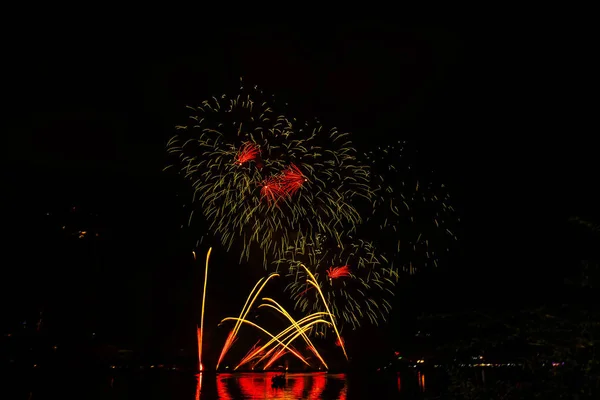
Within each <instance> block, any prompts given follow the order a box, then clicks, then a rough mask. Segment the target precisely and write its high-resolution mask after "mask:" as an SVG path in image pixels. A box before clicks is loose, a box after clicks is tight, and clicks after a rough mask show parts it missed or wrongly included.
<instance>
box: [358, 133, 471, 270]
mask: <svg viewBox="0 0 600 400" xmlns="http://www.w3.org/2000/svg"><path fill="white" fill-rule="evenodd" d="M364 156H365V157H366V159H367V160H368V163H369V164H370V167H371V171H372V175H371V177H372V182H371V187H372V192H373V193H375V194H376V195H374V196H373V199H374V200H373V207H372V214H371V215H369V216H368V217H365V223H364V224H362V226H361V227H360V232H358V235H362V236H367V235H369V236H372V235H377V237H378V238H379V239H378V240H377V247H378V249H379V250H380V254H381V257H384V258H385V259H386V260H388V262H389V266H390V267H393V268H397V269H398V270H399V271H402V272H406V273H409V274H411V275H412V274H414V273H415V272H417V271H418V270H419V269H421V268H428V267H437V266H439V265H440V262H441V261H442V260H443V258H444V256H445V255H447V253H448V252H449V251H450V249H451V248H452V245H453V242H454V241H456V240H457V235H456V231H457V224H458V223H459V222H460V218H459V216H458V214H457V212H456V210H455V209H454V207H453V206H452V199H451V197H450V193H449V191H448V188H447V186H446V185H444V184H443V183H441V182H440V181H439V178H438V177H437V176H436V174H435V173H434V172H433V171H432V170H431V168H426V166H427V163H425V162H424V161H423V160H422V159H420V158H419V156H418V152H417V150H416V149H415V148H414V146H411V145H410V143H407V142H406V141H399V142H398V143H396V144H395V145H390V146H386V147H379V148H377V149H375V150H373V151H370V152H368V153H364Z"/></svg>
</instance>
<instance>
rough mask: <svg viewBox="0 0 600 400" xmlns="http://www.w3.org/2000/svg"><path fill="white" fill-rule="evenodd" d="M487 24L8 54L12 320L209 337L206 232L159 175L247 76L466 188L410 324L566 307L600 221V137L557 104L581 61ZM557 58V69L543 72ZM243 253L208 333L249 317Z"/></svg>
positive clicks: (409, 309) (5, 205) (6, 219)
mask: <svg viewBox="0 0 600 400" xmlns="http://www.w3.org/2000/svg"><path fill="white" fill-rule="evenodd" d="M203 29H205V30H207V31H208V30H209V29H208V28H207V27H203ZM490 31H491V28H487V29H482V28H481V27H477V28H476V27H474V26H469V27H466V26H463V27H452V26H422V27H418V28H415V27H401V26H397V25H394V24H385V23H381V22H379V21H373V22H369V23H361V24H355V26H353V27H352V24H347V25H345V26H342V25H329V26H328V27H325V26H324V25H323V26H321V25H319V24H315V25H314V26H311V27H310V29H309V28H308V27H304V28H303V29H300V27H298V26H293V25H292V26H286V27H284V26H279V27H274V26H269V27H262V28H257V27H252V26H250V25H245V26H242V25H238V26H236V27H235V28H232V27H229V28H225V27H221V28H220V29H215V30H211V32H212V33H205V34H203V35H198V39H197V40H194V41H192V40H190V39H186V40H181V39H180V38H175V37H173V38H172V39H165V38H163V39H162V40H158V38H154V37H150V36H148V37H146V38H145V39H141V38H140V37H133V36H131V37H129V36H126V37H124V36H120V35H104V34H92V33H89V34H88V33H85V32H81V35H73V34H72V33H69V32H65V33H64V34H56V35H55V34H44V35H39V36H38V38H37V39H36V40H35V41H32V42H31V43H27V44H26V45H25V44H23V43H20V44H18V45H17V44H13V45H11V46H9V48H8V50H7V52H8V53H9V54H10V55H11V56H10V57H7V60H9V61H8V69H7V70H6V71H5V72H4V73H3V93H4V97H5V98H6V99H7V100H8V104H5V105H4V110H5V117H4V118H3V121H2V122H3V127H2V131H3V146H2V147H1V148H2V163H3V168H2V181H3V191H2V193H3V195H2V200H1V202H2V216H3V218H2V221H3V226H4V232H5V233H4V235H3V238H4V240H3V241H2V260H3V261H2V272H3V278H2V279H1V280H0V292H1V293H0V296H1V300H2V301H1V303H0V304H1V306H0V307H1V310H2V311H1V314H2V315H3V318H2V328H3V329H5V330H10V329H13V328H12V327H14V326H16V325H18V324H20V323H21V322H22V321H24V320H27V321H28V323H34V321H35V320H36V317H35V316H36V315H37V314H38V313H39V311H40V310H44V312H45V313H47V314H48V317H47V319H48V324H51V323H54V324H56V326H57V327H58V326H60V327H61V329H63V328H64V327H65V326H67V325H68V326H69V327H73V328H68V329H66V331H69V332H71V331H76V330H78V329H81V331H82V332H84V331H85V332H88V331H98V332H101V333H102V334H103V335H104V336H105V337H106V340H107V341H108V342H110V343H114V344H115V345H117V346H119V347H125V348H136V349H148V348H157V347H158V348H174V347H177V346H183V345H182V344H181V343H184V344H187V345H188V346H189V343H190V342H191V343H193V335H194V333H193V327H194V324H195V323H196V321H197V313H198V310H199V304H200V284H201V271H200V268H196V267H194V265H193V264H192V261H191V249H192V248H193V243H195V239H196V237H194V232H193V231H189V230H185V229H180V225H181V224H185V223H186V221H187V214H186V212H185V210H183V209H182V200H181V198H180V197H177V196H176V195H177V194H179V195H180V196H183V195H184V190H183V187H182V186H181V185H180V182H178V181H177V180H176V179H174V177H173V176H171V175H169V174H166V173H163V172H161V170H162V168H163V167H164V166H165V165H166V155H165V151H164V146H165V143H166V141H167V140H168V138H169V137H170V136H171V135H172V134H173V132H174V129H173V127H174V125H176V124H178V123H179V122H180V121H181V120H182V119H185V118H186V115H187V114H186V110H185V109H184V106H185V105H186V104H193V103H196V102H200V101H201V100H203V99H205V98H207V97H210V96H212V95H219V94H221V93H223V92H224V91H226V90H229V89H233V90H235V88H236V87H237V85H238V78H239V77H240V76H244V79H245V81H247V82H250V83H252V84H256V85H259V86H261V87H263V88H264V89H265V91H268V92H272V93H276V94H277V96H278V97H280V98H283V99H285V101H287V102H288V103H289V104H290V109H291V110H294V111H295V114H296V115H298V116H301V117H302V116H308V117H310V116H319V117H320V119H321V121H322V122H323V123H324V124H325V125H328V126H338V127H340V128H341V129H342V130H346V131H350V132H352V133H353V135H354V136H353V139H354V141H355V143H356V146H357V147H358V148H359V149H365V148H368V146H371V145H373V144H374V143H376V144H379V143H381V144H382V145H385V144H387V143H391V142H394V141H397V140H409V141H412V142H413V143H415V144H416V145H417V146H418V148H419V150H420V154H422V157H423V160H426V161H427V162H428V163H431V166H432V168H433V169H435V170H436V171H437V172H438V173H439V174H440V176H441V177H443V179H444V180H445V181H446V182H447V183H448V185H449V186H450V188H451V190H452V193H453V194H454V198H455V201H454V204H455V206H456V208H457V209H458V210H459V212H460V214H461V217H462V220H463V224H462V226H461V228H460V231H461V240H460V242H459V245H458V246H456V247H455V249H454V250H455V251H454V252H453V255H452V258H451V259H450V260H449V262H448V263H447V265H445V266H444V267H442V268H440V269H439V270H435V271H431V272H429V273H425V274H423V275H422V276H418V277H416V278H412V279H411V280H410V281H407V282H404V283H403V284H402V285H401V286H400V288H401V290H400V292H401V293H399V294H398V300H397V304H399V305H400V306H399V307H397V311H396V313H397V315H398V316H400V318H395V321H400V320H402V319H403V318H402V317H403V316H406V318H407V319H406V320H407V321H408V318H409V316H412V315H413V314H416V313H418V312H421V311H442V310H446V311H447V310H448V309H455V310H457V309H465V308H469V307H472V306H474V303H475V301H474V300H473V299H474V298H475V297H476V303H477V304H478V305H479V306H487V307H495V308H502V307H507V306H508V305H510V306H514V305H520V304H531V303H536V302H542V303H543V302H545V301H549V299H551V298H553V297H556V296H561V292H560V290H559V289H558V288H560V284H561V283H562V280H563V276H564V271H565V270H566V269H568V268H569V267H570V266H572V265H574V261H575V260H576V259H577V256H576V255H573V251H572V248H573V240H571V239H570V236H569V233H568V232H569V230H568V223H567V219H568V217H569V216H572V215H579V216H581V217H585V218H589V219H592V220H594V219H595V220H596V221H598V211H597V204H600V203H599V200H600V199H599V198H598V194H596V190H595V187H594V186H595V185H597V182H596V181H597V178H595V176H596V174H595V171H597V163H596V161H595V159H594V157H595V156H597V154H595V153H597V152H595V151H594V148H593V146H592V144H591V143H592V142H591V139H587V140H584V139H581V140H576V138H579V137H581V138H584V137H585V136H579V134H580V133H581V128H580V127H578V124H577V123H575V122H573V123H571V122H569V120H571V121H572V119H574V117H570V116H569V115H570V113H571V111H572V110H571V108H574V107H575V106H574V105H573V103H571V104H569V105H566V106H564V107H562V106H561V107H559V106H558V105H557V104H558V103H559V100H558V99H560V102H563V101H564V100H565V98H568V97H569V96H570V94H568V90H569V88H568V87H563V86H568V85H564V84H563V83H561V84H558V83H556V82H557V81H558V79H557V74H558V76H559V75H560V74H561V73H564V74H566V73H567V72H565V70H562V69H561V68H559V67H558V64H559V63H561V62H563V61H564V58H565V57H568V54H565V51H566V50H560V49H561V47H560V46H559V44H557V42H554V44H551V43H550V40H549V38H547V39H548V41H546V40H543V39H544V35H541V34H540V35H539V36H536V39H532V38H528V39H527V40H524V39H522V38H519V37H518V35H517V34H516V33H515V32H512V33H506V32H503V31H495V32H493V33H492V32H490ZM555 45H556V48H555V47H553V46H555ZM557 49H558V50H557ZM550 50H556V52H558V53H556V52H555V53H553V54H554V56H555V57H556V58H555V61H554V62H550V61H549V62H548V63H545V62H542V61H540V60H542V59H545V58H543V57H541V55H546V54H547V53H546V52H547V51H550ZM561 52H562V53H561ZM561 54H562V56H561ZM548 55H549V53H548ZM556 59H559V60H563V61H556ZM533 60H536V62H535V63H534V62H533ZM573 79H575V77H573ZM595 205H596V206H595ZM72 207H75V208H76V209H75V210H73V209H72ZM46 213H51V215H50V216H48V215H46ZM74 213H80V215H81V216H80V217H74V216H73V215H74ZM89 214H98V215H97V216H90V215H89ZM63 218H64V219H67V218H73V219H74V221H84V220H86V219H89V220H90V221H89V222H87V221H86V222H85V223H84V222H82V224H83V225H86V226H85V228H86V229H89V230H90V231H92V230H93V231H94V232H96V231H97V232H98V233H99V235H100V236H99V237H98V240H94V241H91V240H90V241H84V240H80V241H77V240H67V239H66V236H65V235H66V233H65V232H63V231H61V230H60V224H61V222H60V221H61V220H62V219H63ZM75 223H79V222H75ZM89 226H93V229H90V228H88V227H89ZM57 227H58V228H57ZM225 260H227V261H225ZM235 260H236V257H230V259H228V258H227V256H226V255H225V254H224V251H223V250H222V249H218V248H217V249H215V253H214V259H213V270H212V271H213V272H211V275H210V278H209V279H211V281H210V283H209V289H208V290H209V301H210V295H211V293H215V292H217V293H220V294H223V293H225V292H229V293H232V294H231V296H230V297H229V300H223V303H222V304H220V305H219V306H220V307H221V309H219V311H218V312H216V311H215V312H214V313H213V312H211V311H207V312H208V313H209V315H210V316H209V317H208V318H209V320H211V322H215V321H216V319H217V318H218V317H220V316H224V315H226V314H227V315H229V314H230V313H233V312H235V311H236V310H238V309H239V306H240V305H241V303H240V301H241V299H242V298H243V297H245V295H246V293H247V292H248V291H249V290H250V286H249V285H248V284H247V282H248V281H247V280H246V281H245V280H244V279H243V278H252V279H254V278H256V274H254V273H251V272H249V271H244V270H240V269H241V267H240V266H238V265H237V264H236V263H235ZM220 263H221V264H226V266H224V267H223V268H222V269H221V270H218V269H219V264H220ZM232 275H234V276H239V277H240V279H231V276H232ZM221 282H227V284H225V283H221ZM238 291H241V292H240V294H239V295H238V294H236V293H238ZM219 298H221V299H227V297H226V296H224V295H220V297H219ZM51 315H53V316H54V317H53V318H54V319H53V321H54V322H51V321H52V318H51V317H50V316H51ZM4 316H7V317H6V318H5V317H4ZM75 327H77V328H75ZM190 327H191V330H190ZM57 329H58V328H57ZM403 330H404V331H403ZM408 330H410V324H408V326H406V325H403V324H402V323H400V322H398V323H396V324H395V326H394V327H392V328H389V327H386V328H383V331H385V332H388V334H393V335H403V334H405V332H406V331H408ZM390 332H391V333H390ZM409 333H410V332H409ZM393 335H392V336H393Z"/></svg>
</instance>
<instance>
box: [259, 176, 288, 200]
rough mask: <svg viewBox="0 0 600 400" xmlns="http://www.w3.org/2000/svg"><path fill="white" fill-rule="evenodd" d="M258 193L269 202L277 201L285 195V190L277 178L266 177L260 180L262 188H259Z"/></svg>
mask: <svg viewBox="0 0 600 400" xmlns="http://www.w3.org/2000/svg"><path fill="white" fill-rule="evenodd" d="M260 195H261V196H262V198H263V199H266V200H267V201H268V202H269V203H271V202H274V203H277V201H278V200H279V199H280V198H281V197H282V196H284V195H285V191H284V190H283V188H282V186H281V181H280V180H279V179H277V178H268V179H265V180H264V181H263V182H262V188H261V189H260Z"/></svg>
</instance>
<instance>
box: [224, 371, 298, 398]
mask: <svg viewBox="0 0 600 400" xmlns="http://www.w3.org/2000/svg"><path fill="white" fill-rule="evenodd" d="M275 375H278V373H276V372H267V373H265V374H260V375H242V376H240V377H239V378H237V379H236V381H237V384H238V385H239V387H240V390H241V391H242V393H243V395H244V396H245V397H248V398H251V399H298V398H302V397H301V396H302V393H303V392H304V390H305V389H304V385H305V382H304V381H305V380H304V379H289V378H287V379H286V387H285V388H274V387H273V386H272V385H271V379H272V378H273V377H274V376H275ZM290 381H292V382H293V384H292V386H291V387H289V386H288V385H289V383H290ZM290 396H291V397H290Z"/></svg>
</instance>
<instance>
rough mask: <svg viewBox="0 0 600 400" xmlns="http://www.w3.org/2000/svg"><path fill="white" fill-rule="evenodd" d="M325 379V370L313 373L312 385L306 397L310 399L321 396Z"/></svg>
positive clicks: (314, 399) (316, 398) (316, 399)
mask: <svg viewBox="0 0 600 400" xmlns="http://www.w3.org/2000/svg"><path fill="white" fill-rule="evenodd" d="M326 381H327V379H326V378H325V372H323V373H320V374H317V375H313V379H312V387H311V388H310V393H309V394H308V398H309V399H311V400H318V399H320V398H321V393H322V392H323V389H325V383H326Z"/></svg>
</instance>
